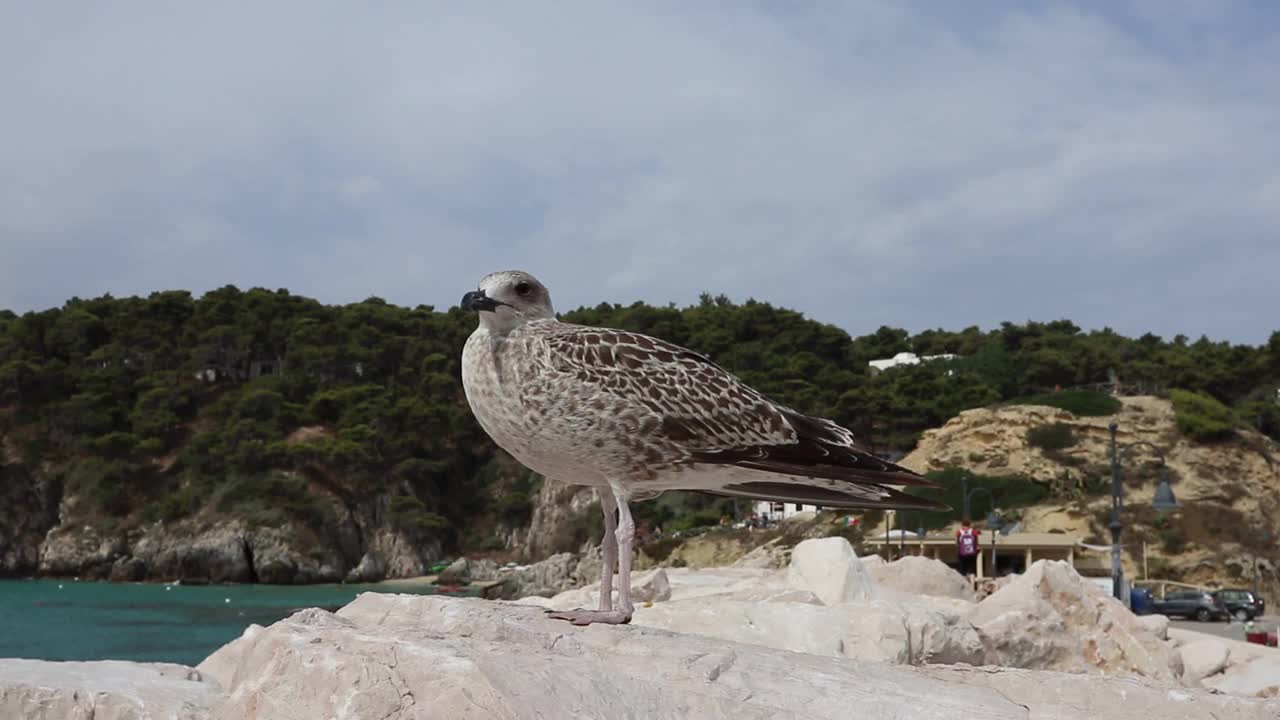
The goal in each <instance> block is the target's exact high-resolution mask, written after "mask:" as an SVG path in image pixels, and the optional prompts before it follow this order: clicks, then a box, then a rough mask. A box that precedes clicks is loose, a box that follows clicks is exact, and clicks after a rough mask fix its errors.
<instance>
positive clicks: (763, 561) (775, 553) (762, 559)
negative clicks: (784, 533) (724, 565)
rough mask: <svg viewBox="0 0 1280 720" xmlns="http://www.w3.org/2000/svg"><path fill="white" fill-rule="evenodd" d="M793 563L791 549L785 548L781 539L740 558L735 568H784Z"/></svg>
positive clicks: (734, 565)
mask: <svg viewBox="0 0 1280 720" xmlns="http://www.w3.org/2000/svg"><path fill="white" fill-rule="evenodd" d="M790 562H791V549H790V548H787V547H784V546H783V544H782V542H781V538H775V539H773V540H770V541H769V542H767V543H765V544H763V545H761V546H760V547H758V548H755V549H753V550H752V551H751V552H749V553H747V554H746V555H743V556H742V557H740V558H738V559H737V560H736V561H735V562H734V563H733V567H742V568H784V567H786V566H787V565H788V563H790Z"/></svg>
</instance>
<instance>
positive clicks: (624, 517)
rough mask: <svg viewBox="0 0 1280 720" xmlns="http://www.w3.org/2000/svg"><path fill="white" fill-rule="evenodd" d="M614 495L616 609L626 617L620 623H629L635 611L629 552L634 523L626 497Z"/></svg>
mask: <svg viewBox="0 0 1280 720" xmlns="http://www.w3.org/2000/svg"><path fill="white" fill-rule="evenodd" d="M615 494H616V495H617V496H618V529H617V533H618V609H619V610H621V611H622V613H623V614H624V615H625V616H626V619H625V620H623V621H622V622H624V623H629V622H631V613H633V612H635V609H636V608H635V605H633V604H632V603H631V550H632V548H633V547H634V546H635V539H636V523H635V521H634V520H632V519H631V508H629V507H627V496H626V495H625V494H623V493H620V492H619V493H615Z"/></svg>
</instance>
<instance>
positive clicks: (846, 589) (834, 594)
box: [787, 537, 875, 605]
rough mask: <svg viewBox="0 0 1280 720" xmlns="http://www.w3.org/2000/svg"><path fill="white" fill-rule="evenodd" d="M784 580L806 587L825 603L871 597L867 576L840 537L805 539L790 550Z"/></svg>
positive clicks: (792, 584)
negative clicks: (789, 561)
mask: <svg viewBox="0 0 1280 720" xmlns="http://www.w3.org/2000/svg"><path fill="white" fill-rule="evenodd" d="M787 584H789V585H791V586H793V587H796V588H799V589H802V590H808V591H810V592H812V593H813V594H814V595H816V596H817V598H818V599H819V600H821V601H822V602H823V604H825V605H838V604H840V603H846V602H851V601H855V600H870V599H872V598H873V597H875V588H874V587H873V586H872V584H871V576H870V575H868V574H867V571H866V570H865V569H863V567H862V563H861V562H859V561H858V558H857V556H856V555H854V554H853V547H851V546H850V545H849V541H848V540H845V539H844V538H842V537H830V538H823V539H821V540H816V539H815V540H805V541H804V542H802V543H800V544H799V545H797V546H796V547H795V549H794V550H792V551H791V563H790V565H788V567H787Z"/></svg>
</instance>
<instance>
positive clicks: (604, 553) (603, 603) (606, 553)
mask: <svg viewBox="0 0 1280 720" xmlns="http://www.w3.org/2000/svg"><path fill="white" fill-rule="evenodd" d="M596 494H597V495H598V496H599V498H600V509H601V510H602V511H604V537H602V538H600V559H601V561H602V562H601V565H600V611H601V612H608V611H610V610H612V609H613V572H614V570H617V568H618V535H617V532H618V518H617V517H616V516H615V515H616V513H617V511H618V508H617V507H615V505H616V503H617V501H616V500H614V499H613V491H612V490H610V489H608V488H599V489H597V491H596Z"/></svg>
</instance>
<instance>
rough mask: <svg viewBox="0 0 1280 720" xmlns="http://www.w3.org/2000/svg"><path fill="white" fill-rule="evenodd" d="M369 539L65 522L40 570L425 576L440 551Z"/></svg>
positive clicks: (278, 579) (297, 578) (272, 578)
mask: <svg viewBox="0 0 1280 720" xmlns="http://www.w3.org/2000/svg"><path fill="white" fill-rule="evenodd" d="M362 546H363V549H357V550H355V551H350V550H344V548H343V544H342V543H341V542H337V541H335V538H334V536H333V534H331V533H323V534H322V533H317V532H315V531H314V530H311V529H310V528H302V527H295V526H290V527H263V526H254V525H251V524H249V523H246V522H245V521H243V520H239V519H232V520H217V521H212V522H209V521H202V520H190V521H183V522H178V523H169V524H165V523H155V524H152V525H147V526H143V527H140V528H135V529H133V530H129V531H109V530H104V529H102V528H100V527H94V526H92V525H84V526H79V527H71V526H66V525H62V526H58V527H56V528H54V529H53V530H51V531H50V532H49V533H48V535H47V536H46V537H45V539H44V541H43V543H41V544H40V546H39V560H38V565H37V566H36V567H35V568H34V570H35V573H37V574H40V575H51V576H78V577H81V578H85V579H110V580H116V581H140V580H162V581H173V580H181V581H183V582H186V583H242V582H258V583H271V584H298V583H317V582H342V581H344V580H349V581H363V582H371V581H376V580H381V579H383V578H387V577H412V576H417V575H423V574H425V573H426V570H427V568H428V567H430V565H431V564H432V563H434V562H435V561H436V560H438V559H439V557H440V545H439V542H438V541H432V540H421V539H417V540H415V539H413V538H410V537H407V536H405V535H403V534H401V533H398V532H396V531H394V530H391V529H387V528H374V529H373V531H372V534H371V535H370V537H368V538H367V539H365V540H364V542H363V543H362Z"/></svg>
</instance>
